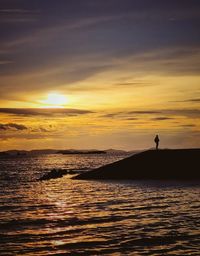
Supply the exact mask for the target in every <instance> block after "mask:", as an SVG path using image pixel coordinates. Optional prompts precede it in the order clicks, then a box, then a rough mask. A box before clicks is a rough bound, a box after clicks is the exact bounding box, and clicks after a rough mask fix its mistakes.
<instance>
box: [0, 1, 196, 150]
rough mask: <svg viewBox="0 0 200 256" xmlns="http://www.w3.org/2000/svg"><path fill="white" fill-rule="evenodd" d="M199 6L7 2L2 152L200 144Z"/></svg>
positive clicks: (1, 70) (1, 67)
mask: <svg viewBox="0 0 200 256" xmlns="http://www.w3.org/2000/svg"><path fill="white" fill-rule="evenodd" d="M199 27H200V1H199V0H29V1H27V0H0V151H3V150H10V149H27V150H30V149H42V148H54V149H67V148H76V149H88V148H90V149H94V148H96V149H107V148H116V149H124V150H135V149H146V148H151V147H154V141H153V140H154V137H155V135H156V134H159V136H160V144H161V145H160V146H161V147H162V148H190V147H200V33H199Z"/></svg>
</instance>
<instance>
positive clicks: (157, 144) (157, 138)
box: [154, 135, 160, 150]
mask: <svg viewBox="0 0 200 256" xmlns="http://www.w3.org/2000/svg"><path fill="white" fill-rule="evenodd" d="M154 141H155V143H156V150H158V146H159V141H160V139H159V137H158V135H156V137H155V139H154Z"/></svg>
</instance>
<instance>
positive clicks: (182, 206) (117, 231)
mask: <svg viewBox="0 0 200 256" xmlns="http://www.w3.org/2000/svg"><path fill="white" fill-rule="evenodd" d="M127 156H129V154H125V153H123V154H122V153H115V154H114V153H108V154H90V155H78V154H77V155H62V154H49V155H47V154H46V155H19V156H9V157H8V156H6V157H3V156H2V157H1V158H0V255H5V256H9V255H27V256H28V255H37V256H40V255H41V256H42V255H44V256H47V255H56V256H59V255H115V256H116V255H133V256H136V255H137V256H138V255H154V256H161V255H164V256H168V255H171V256H172V255H180V256H187V255H196V256H199V255H200V186H199V183H198V182H197V181H192V182H186V181H185V182H181V181H168V182H166V181H153V180H150V181H147V180H143V181H137V180H134V181H130V180H129V181H127V180H124V181H112V180H107V181H92V180H90V181H87V180H73V179H71V178H72V177H73V176H74V175H76V174H77V173H79V172H80V173H81V172H84V171H87V170H89V169H92V168H95V167H98V166H102V165H104V164H107V163H111V162H114V161H117V160H120V159H122V158H125V157H127ZM53 169H57V170H69V171H70V172H69V174H67V175H65V176H63V177H62V178H58V179H51V180H47V181H39V178H40V177H42V176H43V175H44V174H45V173H48V172H50V171H51V170H53ZM122 171H123V170H122ZM149 171H150V170H149ZM188 171H189V170H188Z"/></svg>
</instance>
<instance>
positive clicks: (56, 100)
mask: <svg viewBox="0 0 200 256" xmlns="http://www.w3.org/2000/svg"><path fill="white" fill-rule="evenodd" d="M41 103H42V104H43V105H44V107H46V108H52V107H53V108H59V107H64V106H65V105H66V104H67V103H68V99H67V98H66V96H65V95H62V94H59V93H49V94H48V96H47V98H46V99H45V100H42V101H41Z"/></svg>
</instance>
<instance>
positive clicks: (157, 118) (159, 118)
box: [151, 116, 173, 121]
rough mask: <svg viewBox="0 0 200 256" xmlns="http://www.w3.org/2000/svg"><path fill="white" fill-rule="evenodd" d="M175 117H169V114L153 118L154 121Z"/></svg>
mask: <svg viewBox="0 0 200 256" xmlns="http://www.w3.org/2000/svg"><path fill="white" fill-rule="evenodd" d="M170 119H173V118H172V117H167V116H159V117H155V118H152V119H151V120H153V121H164V120H170Z"/></svg>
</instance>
